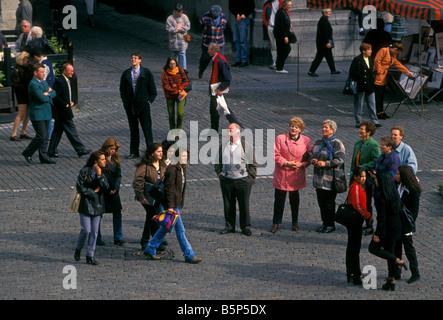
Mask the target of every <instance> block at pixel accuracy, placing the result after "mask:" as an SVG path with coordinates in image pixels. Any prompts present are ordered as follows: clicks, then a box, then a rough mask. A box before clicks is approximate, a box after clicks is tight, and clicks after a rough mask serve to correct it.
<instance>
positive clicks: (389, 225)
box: [368, 170, 407, 291]
mask: <svg viewBox="0 0 443 320" xmlns="http://www.w3.org/2000/svg"><path fill="white" fill-rule="evenodd" d="M373 179H374V182H375V185H376V187H377V188H378V189H379V192H377V193H374V202H375V207H376V209H377V227H376V229H375V232H374V235H373V237H372V240H371V242H370V243H369V247H368V250H369V252H370V253H371V254H373V255H375V256H377V257H379V258H382V259H385V260H386V261H387V264H388V277H387V279H386V283H385V284H384V285H383V286H382V289H383V290H390V291H394V290H395V279H394V276H395V273H396V269H397V268H405V269H407V265H406V263H405V262H404V261H403V260H401V259H399V258H397V257H396V256H395V255H394V246H395V243H396V242H397V241H398V240H400V238H401V232H402V223H401V219H400V209H401V201H400V196H399V194H398V190H397V188H396V186H395V183H394V180H393V179H392V175H391V174H390V173H389V171H387V170H378V171H377V172H376V174H375V175H374V174H373Z"/></svg>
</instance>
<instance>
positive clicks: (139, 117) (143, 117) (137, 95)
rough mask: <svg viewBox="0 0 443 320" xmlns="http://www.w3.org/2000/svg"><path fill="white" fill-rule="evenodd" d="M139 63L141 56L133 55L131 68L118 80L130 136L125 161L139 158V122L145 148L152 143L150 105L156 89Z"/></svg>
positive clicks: (149, 76) (151, 76) (149, 75)
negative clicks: (127, 154)
mask: <svg viewBox="0 0 443 320" xmlns="http://www.w3.org/2000/svg"><path fill="white" fill-rule="evenodd" d="M141 62H142V56H141V54H140V53H133V54H132V57H131V64H132V67H131V68H129V69H127V70H125V71H124V72H123V74H122V76H121V79H120V97H121V99H122V101H123V106H124V108H125V111H126V116H127V117H128V122H129V130H130V135H131V140H130V146H129V156H127V157H126V158H127V159H133V158H139V157H140V153H139V146H140V133H139V129H138V124H139V122H140V126H141V128H142V130H143V133H144V136H145V140H146V146H148V145H150V144H151V143H153V137H152V120H151V104H152V103H153V102H154V100H155V97H157V88H156V87H155V83H154V76H153V75H152V73H151V71H150V70H149V69H148V68H145V67H143V66H142V65H141Z"/></svg>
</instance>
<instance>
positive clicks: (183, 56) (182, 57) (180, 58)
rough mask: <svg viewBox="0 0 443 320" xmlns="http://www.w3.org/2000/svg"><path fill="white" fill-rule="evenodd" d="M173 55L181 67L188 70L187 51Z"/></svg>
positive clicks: (173, 53) (173, 52) (176, 52)
mask: <svg viewBox="0 0 443 320" xmlns="http://www.w3.org/2000/svg"><path fill="white" fill-rule="evenodd" d="M172 55H173V56H174V57H175V59H177V61H178V63H179V67H180V68H182V69H183V70H187V68H186V50H180V51H172Z"/></svg>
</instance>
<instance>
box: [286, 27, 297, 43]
mask: <svg viewBox="0 0 443 320" xmlns="http://www.w3.org/2000/svg"><path fill="white" fill-rule="evenodd" d="M288 40H289V43H296V42H297V36H296V35H295V32H294V31H292V30H291V31H289V36H288Z"/></svg>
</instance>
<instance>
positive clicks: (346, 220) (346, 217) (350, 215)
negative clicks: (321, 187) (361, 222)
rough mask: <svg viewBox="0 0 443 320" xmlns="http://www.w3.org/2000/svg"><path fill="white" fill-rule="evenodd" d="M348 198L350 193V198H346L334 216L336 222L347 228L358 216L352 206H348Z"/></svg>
mask: <svg viewBox="0 0 443 320" xmlns="http://www.w3.org/2000/svg"><path fill="white" fill-rule="evenodd" d="M348 198H349V193H348V196H347V197H346V200H345V202H344V203H342V204H340V205H339V206H338V208H337V211H336V212H335V215H334V221H335V222H337V223H339V224H341V225H344V226H345V227H347V226H349V225H350V224H351V223H352V220H353V219H354V216H355V215H356V213H355V210H354V207H353V206H352V204H348Z"/></svg>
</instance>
